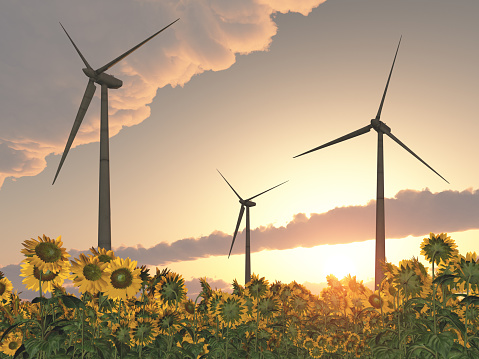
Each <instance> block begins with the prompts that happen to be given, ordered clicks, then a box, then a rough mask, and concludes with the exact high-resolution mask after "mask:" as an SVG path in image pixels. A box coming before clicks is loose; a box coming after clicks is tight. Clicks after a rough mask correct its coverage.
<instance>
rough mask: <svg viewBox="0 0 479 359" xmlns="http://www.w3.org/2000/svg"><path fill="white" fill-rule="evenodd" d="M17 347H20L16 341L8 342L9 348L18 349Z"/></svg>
mask: <svg viewBox="0 0 479 359" xmlns="http://www.w3.org/2000/svg"><path fill="white" fill-rule="evenodd" d="M17 347H18V343H17V342H16V341H11V342H10V343H8V349H10V350H14V349H17Z"/></svg>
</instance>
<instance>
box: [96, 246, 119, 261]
mask: <svg viewBox="0 0 479 359" xmlns="http://www.w3.org/2000/svg"><path fill="white" fill-rule="evenodd" d="M90 252H92V253H93V255H94V256H95V257H98V259H99V260H100V262H103V263H110V262H111V261H112V260H113V259H115V258H116V256H115V254H114V253H113V251H112V250H106V249H105V248H100V247H98V249H95V248H94V247H91V248H90Z"/></svg>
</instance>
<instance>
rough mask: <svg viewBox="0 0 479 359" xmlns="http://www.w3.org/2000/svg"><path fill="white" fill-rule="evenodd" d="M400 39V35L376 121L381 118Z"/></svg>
mask: <svg viewBox="0 0 479 359" xmlns="http://www.w3.org/2000/svg"><path fill="white" fill-rule="evenodd" d="M401 39H402V35H401V37H400V38H399V44H398V48H397V49H396V55H394V60H393V65H392V66H391V71H390V72H389V77H388V82H386V88H385V89H384V93H383V98H382V100H381V104H380V105H379V110H378V114H377V115H376V120H379V119H380V118H381V111H382V109H383V104H384V99H385V98H386V92H387V90H388V86H389V80H390V79H391V74H392V73H393V68H394V63H395V62H396V56H397V55H398V50H399V45H401Z"/></svg>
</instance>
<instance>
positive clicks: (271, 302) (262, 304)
mask: <svg viewBox="0 0 479 359" xmlns="http://www.w3.org/2000/svg"><path fill="white" fill-rule="evenodd" d="M258 311H259V314H260V316H261V317H263V318H272V317H274V316H276V315H277V314H278V313H279V300H278V299H277V298H276V297H275V296H273V294H272V293H269V294H268V295H267V296H266V297H264V298H261V299H260V300H259V302H258Z"/></svg>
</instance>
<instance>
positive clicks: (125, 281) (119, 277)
mask: <svg viewBox="0 0 479 359" xmlns="http://www.w3.org/2000/svg"><path fill="white" fill-rule="evenodd" d="M110 280H111V285H112V286H113V287H114V288H116V289H124V288H128V287H129V286H130V285H131V284H132V283H133V276H132V275H131V272H130V270H129V269H127V268H119V269H116V270H114V271H113V273H112V274H111V276H110Z"/></svg>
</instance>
